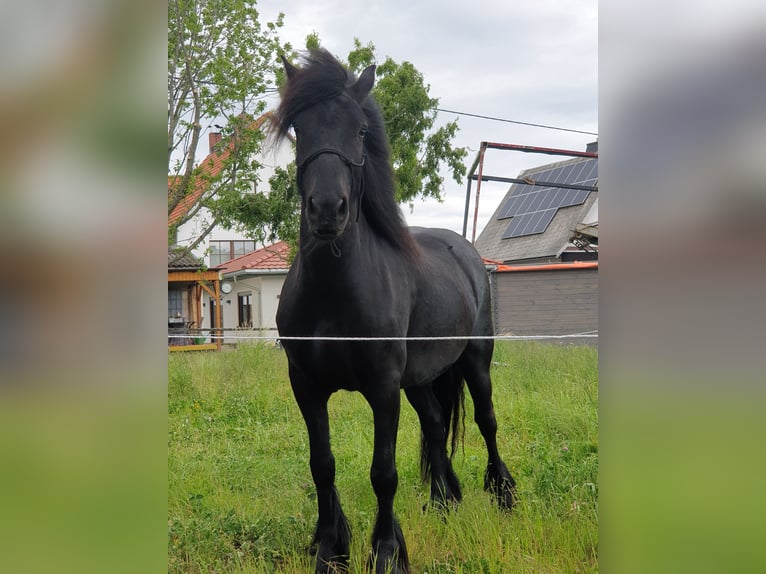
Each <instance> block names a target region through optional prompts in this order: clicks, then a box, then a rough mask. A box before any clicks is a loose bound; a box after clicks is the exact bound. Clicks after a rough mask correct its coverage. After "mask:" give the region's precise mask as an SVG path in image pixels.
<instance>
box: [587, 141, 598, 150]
mask: <svg viewBox="0 0 766 574" xmlns="http://www.w3.org/2000/svg"><path fill="white" fill-rule="evenodd" d="M585 151H587V152H590V153H598V140H596V141H594V142H591V143H589V144H588V145H587V146H585Z"/></svg>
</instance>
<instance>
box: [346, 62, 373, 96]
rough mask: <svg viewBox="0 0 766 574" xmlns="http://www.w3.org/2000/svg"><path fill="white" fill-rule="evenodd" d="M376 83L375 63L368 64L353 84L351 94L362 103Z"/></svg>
mask: <svg viewBox="0 0 766 574" xmlns="http://www.w3.org/2000/svg"><path fill="white" fill-rule="evenodd" d="M374 83H375V65H374V64H373V65H372V66H367V67H366V68H365V69H364V72H362V75H361V76H359V79H358V80H357V81H356V82H354V85H353V86H351V94H352V95H353V96H354V99H355V100H356V101H357V102H359V103H360V104H361V103H362V102H364V100H366V99H367V96H368V95H369V93H370V90H371V89H372V85H373V84H374Z"/></svg>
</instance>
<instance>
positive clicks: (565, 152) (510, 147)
mask: <svg viewBox="0 0 766 574" xmlns="http://www.w3.org/2000/svg"><path fill="white" fill-rule="evenodd" d="M488 149H499V150H505V151H520V152H525V153H539V154H546V155H561V156H567V157H587V158H597V157H598V152H590V151H577V150H569V149H557V148H548V147H537V146H528V145H519V144H506V143H496V142H486V141H484V142H481V145H480V146H479V153H478V154H476V159H475V160H474V161H473V165H471V169H470V170H469V172H468V185H467V188H466V192H465V215H464V217H463V237H465V238H466V239H467V238H468V213H469V209H470V205H471V182H472V181H476V182H477V183H476V200H475V206H474V213H473V231H472V234H471V243H476V222H477V221H478V218H479V195H480V194H481V182H482V181H500V182H504V183H520V184H524V185H534V186H540V187H561V188H565V189H582V190H586V191H598V187H590V186H585V185H573V184H566V183H550V182H545V181H535V180H533V179H531V178H523V179H521V178H515V177H498V176H492V175H484V155H485V153H486V151H487V150H488ZM477 167H478V168H479V173H478V174H476V173H475V172H476V168H477Z"/></svg>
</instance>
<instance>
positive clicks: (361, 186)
mask: <svg viewBox="0 0 766 574" xmlns="http://www.w3.org/2000/svg"><path fill="white" fill-rule="evenodd" d="M326 153H330V154H333V155H337V156H338V157H339V158H340V159H342V160H343V163H345V164H346V165H347V166H348V169H349V170H350V171H351V184H352V192H353V183H354V168H355V167H363V166H364V162H365V160H366V159H367V154H365V153H363V154H362V161H360V162H355V161H353V160H351V159H349V157H348V156H346V154H344V153H343V152H342V151H340V150H337V149H333V148H330V147H325V148H321V149H318V150H317V151H315V152H313V153H311V154H310V155H309V156H308V157H307V158H306V159H304V160H303V161H302V162H301V163H299V164H298V165H297V170H296V175H295V177H296V180H297V183H298V191H299V192H300V193H301V195H303V182H302V179H303V172H304V171H305V170H306V168H307V167H308V165H309V164H310V163H311V162H312V161H314V160H315V159H316V158H318V157H319V156H320V155H322V154H326ZM363 174H364V172H360V177H359V205H358V206H357V210H356V220H357V221H359V212H360V210H361V209H362V197H364V178H363V177H361V176H362V175H363Z"/></svg>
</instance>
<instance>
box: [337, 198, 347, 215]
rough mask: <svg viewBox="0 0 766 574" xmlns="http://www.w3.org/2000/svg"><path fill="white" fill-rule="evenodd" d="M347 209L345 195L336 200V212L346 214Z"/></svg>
mask: <svg viewBox="0 0 766 574" xmlns="http://www.w3.org/2000/svg"><path fill="white" fill-rule="evenodd" d="M347 209H348V202H347V201H346V198H345V197H342V198H341V200H340V201H339V202H338V214H339V215H346V210H347Z"/></svg>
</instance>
